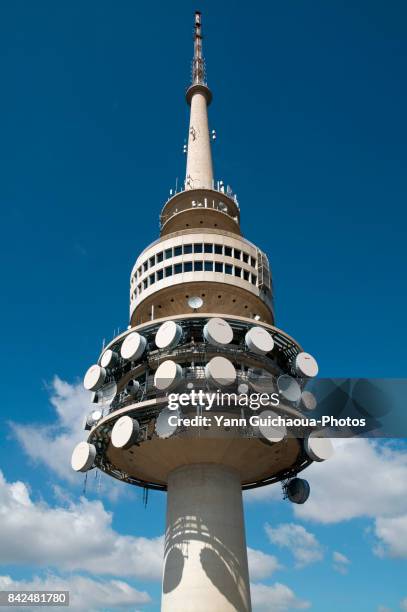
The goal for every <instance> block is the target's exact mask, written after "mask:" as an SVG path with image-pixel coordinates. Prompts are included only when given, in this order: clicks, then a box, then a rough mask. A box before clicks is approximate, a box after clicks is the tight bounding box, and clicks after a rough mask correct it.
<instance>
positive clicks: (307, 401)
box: [301, 391, 317, 410]
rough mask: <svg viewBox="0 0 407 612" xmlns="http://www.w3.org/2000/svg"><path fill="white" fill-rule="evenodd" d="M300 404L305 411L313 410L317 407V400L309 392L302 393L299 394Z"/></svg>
mask: <svg viewBox="0 0 407 612" xmlns="http://www.w3.org/2000/svg"><path fill="white" fill-rule="evenodd" d="M301 403H302V407H303V408H304V409H305V410H315V408H316V407H317V398H316V397H315V395H314V394H313V393H311V391H303V392H302V393H301Z"/></svg>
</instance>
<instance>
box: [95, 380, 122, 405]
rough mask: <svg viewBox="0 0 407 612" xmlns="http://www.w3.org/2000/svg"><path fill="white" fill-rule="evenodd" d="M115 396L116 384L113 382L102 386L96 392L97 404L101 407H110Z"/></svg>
mask: <svg viewBox="0 0 407 612" xmlns="http://www.w3.org/2000/svg"><path fill="white" fill-rule="evenodd" d="M116 394H117V384H116V382H115V381H114V380H113V381H112V382H110V383H107V384H106V385H103V387H102V388H101V389H99V391H98V392H97V403H98V404H103V406H110V404H111V403H112V401H113V400H114V398H115V397H116Z"/></svg>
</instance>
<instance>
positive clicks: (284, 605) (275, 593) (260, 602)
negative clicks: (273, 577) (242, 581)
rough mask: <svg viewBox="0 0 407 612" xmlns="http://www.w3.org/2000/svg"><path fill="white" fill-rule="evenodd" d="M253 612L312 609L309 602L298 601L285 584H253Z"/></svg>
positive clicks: (283, 611)
mask: <svg viewBox="0 0 407 612" xmlns="http://www.w3.org/2000/svg"><path fill="white" fill-rule="evenodd" d="M250 590H251V594H252V605H253V612H262V611H264V612H269V611H270V610H273V612H285V611H286V610H291V609H293V608H294V609H295V610H305V609H306V608H309V607H310V605H311V604H310V603H309V602H308V601H304V600H301V599H298V598H297V597H296V595H295V594H294V592H293V591H292V590H291V589H290V588H289V587H288V586H286V585H285V584H281V583H279V582H276V583H275V584H273V585H271V586H268V585H266V584H251V585H250Z"/></svg>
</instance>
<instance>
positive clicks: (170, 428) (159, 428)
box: [155, 408, 179, 440]
mask: <svg viewBox="0 0 407 612" xmlns="http://www.w3.org/2000/svg"><path fill="white" fill-rule="evenodd" d="M171 416H172V417H173V416H176V417H177V419H178V417H179V413H178V411H177V410H170V409H169V408H164V409H163V410H161V412H160V414H159V415H158V417H157V420H156V422H155V433H156V434H157V436H158V437H159V438H162V439H163V440H166V439H167V438H170V437H171V436H172V435H174V433H175V432H176V430H177V427H178V426H177V425H170V423H169V418H170V417H171Z"/></svg>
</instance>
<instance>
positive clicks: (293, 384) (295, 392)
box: [277, 374, 301, 402]
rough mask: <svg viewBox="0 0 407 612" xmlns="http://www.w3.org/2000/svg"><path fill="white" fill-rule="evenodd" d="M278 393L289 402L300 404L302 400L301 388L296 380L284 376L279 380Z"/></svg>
mask: <svg viewBox="0 0 407 612" xmlns="http://www.w3.org/2000/svg"><path fill="white" fill-rule="evenodd" d="M277 387H278V392H279V393H280V395H282V397H283V398H284V399H286V400H287V401H289V402H298V401H299V400H300V398H301V387H300V385H299V384H298V382H297V381H296V380H295V378H292V376H289V375H288V374H282V375H281V376H279V377H278V378H277Z"/></svg>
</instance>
